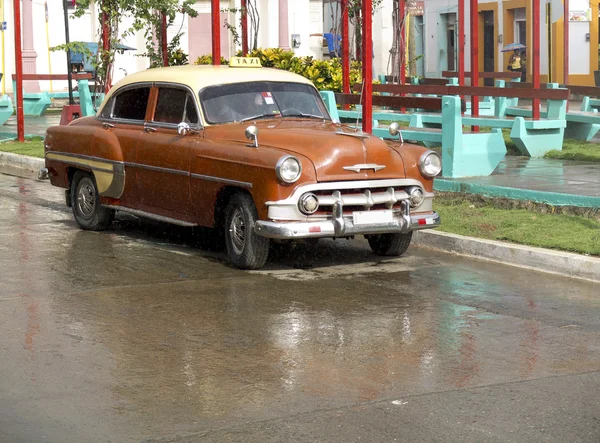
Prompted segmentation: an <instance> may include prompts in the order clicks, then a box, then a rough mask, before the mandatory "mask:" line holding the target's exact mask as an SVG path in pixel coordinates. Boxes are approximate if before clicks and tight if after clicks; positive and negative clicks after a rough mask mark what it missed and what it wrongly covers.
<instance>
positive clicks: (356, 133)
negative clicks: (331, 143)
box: [335, 129, 369, 140]
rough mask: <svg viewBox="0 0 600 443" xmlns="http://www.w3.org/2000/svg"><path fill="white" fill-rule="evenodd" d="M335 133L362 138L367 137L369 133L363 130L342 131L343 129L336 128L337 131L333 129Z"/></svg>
mask: <svg viewBox="0 0 600 443" xmlns="http://www.w3.org/2000/svg"><path fill="white" fill-rule="evenodd" d="M335 133H336V134H338V135H345V136H347V137H354V138H360V139H362V140H364V139H366V138H369V134H366V133H364V132H344V131H343V130H341V129H338V130H337V131H335Z"/></svg>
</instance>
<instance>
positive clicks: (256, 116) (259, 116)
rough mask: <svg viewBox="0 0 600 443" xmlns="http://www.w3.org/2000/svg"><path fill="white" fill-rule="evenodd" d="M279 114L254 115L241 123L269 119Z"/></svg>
mask: <svg viewBox="0 0 600 443" xmlns="http://www.w3.org/2000/svg"><path fill="white" fill-rule="evenodd" d="M278 115H279V114H258V115H253V116H252V117H246V118H243V119H241V120H240V123H243V122H247V121H248V120H258V119H260V118H269V117H276V116H278Z"/></svg>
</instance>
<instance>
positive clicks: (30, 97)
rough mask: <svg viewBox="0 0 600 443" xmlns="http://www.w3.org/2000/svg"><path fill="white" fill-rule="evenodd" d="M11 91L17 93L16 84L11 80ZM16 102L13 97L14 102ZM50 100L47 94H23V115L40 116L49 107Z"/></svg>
mask: <svg viewBox="0 0 600 443" xmlns="http://www.w3.org/2000/svg"><path fill="white" fill-rule="evenodd" d="M13 91H15V92H16V91H17V82H16V81H15V80H13ZM16 100H17V98H16V96H15V101H16ZM51 104H52V100H51V99H50V94H49V93H47V92H25V93H24V94H23V114H25V115H37V116H40V115H42V114H43V113H44V112H46V110H47V109H48V108H49V107H50V105H51Z"/></svg>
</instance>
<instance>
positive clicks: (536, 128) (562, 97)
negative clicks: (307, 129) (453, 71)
mask: <svg viewBox="0 0 600 443" xmlns="http://www.w3.org/2000/svg"><path fill="white" fill-rule="evenodd" d="M496 83H497V85H499V86H503V85H504V83H505V82H504V81H503V80H498V81H497V82H496ZM355 89H358V88H357V87H356V86H355ZM373 92H378V93H383V92H386V93H391V94H407V93H429V94H431V93H433V94H438V95H454V94H460V95H464V96H475V95H476V96H482V97H485V96H488V97H494V99H495V100H494V114H495V115H494V116H477V117H475V116H470V115H465V116H464V117H463V124H465V125H469V126H481V127H489V128H496V129H510V130H511V133H510V137H511V138H512V140H513V142H514V143H515V145H516V146H517V148H518V149H519V150H520V151H521V152H522V153H523V155H528V156H531V157H542V156H543V155H544V154H545V153H546V152H548V151H549V150H552V149H557V150H562V144H563V139H564V129H565V127H566V120H565V114H566V99H567V97H568V91H567V90H566V89H554V90H552V89H545V90H534V89H522V88H517V89H512V88H502V87H497V88H493V87H485V86H484V87H471V86H439V85H436V86H412V85H410V86H400V85H373ZM519 97H520V98H539V99H551V100H552V102H551V103H552V108H551V109H552V112H551V113H550V114H549V115H548V116H547V118H545V119H540V120H533V119H530V118H523V117H520V118H519V117H507V116H506V115H505V113H504V110H505V109H506V107H508V106H509V104H510V101H511V99H512V98H519ZM394 114H395V113H394ZM377 117H378V119H380V120H385V119H387V120H392V118H398V117H391V116H390V115H389V113H388V115H387V118H384V116H382V115H379V114H378V115H377ZM418 118H419V124H422V125H423V126H424V127H430V128H431V127H438V128H439V127H440V126H441V121H442V118H441V115H440V114H439V113H422V114H421V115H420V116H419V117H418ZM404 119H405V120H402V121H409V122H410V121H411V120H410V117H404Z"/></svg>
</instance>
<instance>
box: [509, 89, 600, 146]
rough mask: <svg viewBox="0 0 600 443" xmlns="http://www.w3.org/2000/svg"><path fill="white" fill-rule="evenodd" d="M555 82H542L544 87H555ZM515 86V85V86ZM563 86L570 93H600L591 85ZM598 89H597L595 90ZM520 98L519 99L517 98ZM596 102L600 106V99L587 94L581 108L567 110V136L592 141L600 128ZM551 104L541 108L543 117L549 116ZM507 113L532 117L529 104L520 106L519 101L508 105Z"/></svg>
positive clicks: (599, 115) (599, 90) (599, 116)
mask: <svg viewBox="0 0 600 443" xmlns="http://www.w3.org/2000/svg"><path fill="white" fill-rule="evenodd" d="M552 85H554V84H552V83H548V84H542V85H541V88H542V89H547V88H553V87H555V86H552ZM511 86H512V85H511ZM513 87H514V86H513ZM561 87H563V88H567V89H569V93H570V94H579V95H582V94H586V93H587V94H597V95H600V88H595V87H591V86H570V85H566V86H563V85H561ZM595 90H597V91H595ZM515 100H518V99H515ZM595 102H598V105H599V106H600V100H598V99H594V98H592V97H590V95H585V96H584V97H583V100H582V102H581V108H580V110H579V111H576V110H569V111H567V112H566V115H565V120H566V128H565V137H566V138H573V139H576V140H584V141H590V140H591V139H592V138H593V137H594V136H595V135H596V134H597V133H598V131H599V130H600V114H599V113H598V107H597V106H596V105H595ZM549 106H552V105H551V103H548V102H547V103H546V109H545V110H540V116H541V117H543V118H548V109H549ZM506 115H509V116H521V117H531V115H532V111H531V107H529V106H519V105H518V101H517V102H516V103H514V104H513V105H512V106H507V108H506Z"/></svg>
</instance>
